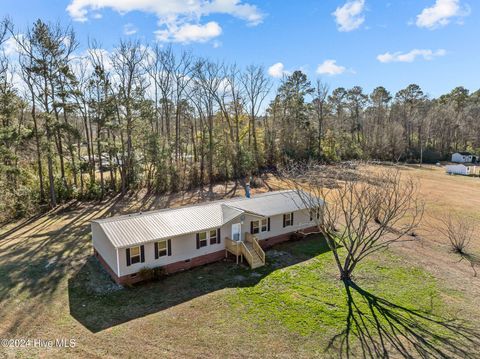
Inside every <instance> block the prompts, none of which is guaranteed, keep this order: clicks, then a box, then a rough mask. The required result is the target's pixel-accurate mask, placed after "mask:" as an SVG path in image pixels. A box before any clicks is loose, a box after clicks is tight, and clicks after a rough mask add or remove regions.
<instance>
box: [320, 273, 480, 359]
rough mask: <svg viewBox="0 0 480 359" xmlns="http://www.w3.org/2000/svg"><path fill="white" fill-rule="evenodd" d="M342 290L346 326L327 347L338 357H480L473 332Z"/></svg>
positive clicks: (352, 288) (353, 289) (478, 337)
mask: <svg viewBox="0 0 480 359" xmlns="http://www.w3.org/2000/svg"><path fill="white" fill-rule="evenodd" d="M345 290H346V295H347V304H348V314H347V319H346V327H345V329H344V330H343V331H342V332H341V333H339V334H337V335H336V336H334V337H333V338H332V339H331V340H330V343H329V345H328V347H327V351H333V352H337V353H338V356H339V357H342V358H343V357H346V358H350V357H362V358H389V357H392V356H393V357H404V358H468V359H470V358H471V359H474V358H478V357H479V355H480V349H479V348H480V332H479V331H478V329H477V328H473V327H471V326H470V325H467V324H466V323H463V322H461V321H460V320H453V319H445V318H442V317H439V316H437V315H434V314H432V313H430V312H427V311H421V310H414V309H409V308H406V307H403V306H400V305H397V304H395V303H392V302H390V301H388V300H385V299H383V298H380V297H378V296H375V295H374V294H372V293H370V292H368V291H366V290H364V289H362V288H360V287H359V286H358V285H356V284H355V283H353V282H350V283H345ZM365 304H366V305H365Z"/></svg>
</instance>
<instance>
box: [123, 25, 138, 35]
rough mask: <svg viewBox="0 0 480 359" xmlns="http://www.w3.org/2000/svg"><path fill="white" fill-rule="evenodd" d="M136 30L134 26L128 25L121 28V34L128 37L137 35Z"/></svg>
mask: <svg viewBox="0 0 480 359" xmlns="http://www.w3.org/2000/svg"><path fill="white" fill-rule="evenodd" d="M137 31H138V29H137V28H136V27H135V25H133V24H131V23H128V24H125V25H124V26H123V34H124V35H127V36H130V35H135V34H136V33H137Z"/></svg>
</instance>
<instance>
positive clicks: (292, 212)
mask: <svg viewBox="0 0 480 359" xmlns="http://www.w3.org/2000/svg"><path fill="white" fill-rule="evenodd" d="M291 222H292V224H291V225H292V226H293V212H292V220H291Z"/></svg>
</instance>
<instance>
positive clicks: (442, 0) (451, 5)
mask: <svg viewBox="0 0 480 359" xmlns="http://www.w3.org/2000/svg"><path fill="white" fill-rule="evenodd" d="M469 13H470V10H469V8H468V7H465V8H463V7H461V6H460V0H436V1H435V4H434V5H433V6H432V7H427V8H425V9H423V11H422V12H421V13H420V14H419V15H417V21H416V24H417V26H418V27H424V28H427V29H431V30H432V29H436V28H438V27H441V26H445V25H447V24H448V23H449V22H450V19H451V18H454V17H464V16H467V15H468V14H469Z"/></svg>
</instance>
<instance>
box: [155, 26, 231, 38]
mask: <svg viewBox="0 0 480 359" xmlns="http://www.w3.org/2000/svg"><path fill="white" fill-rule="evenodd" d="M221 33H222V28H221V27H220V25H218V23H217V22H215V21H210V22H208V23H206V24H205V25H197V24H185V25H181V26H169V27H168V28H167V29H165V30H157V31H155V34H156V36H157V40H159V41H169V42H181V43H189V42H207V41H208V40H210V39H213V38H215V37H217V36H219V35H220V34H221Z"/></svg>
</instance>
